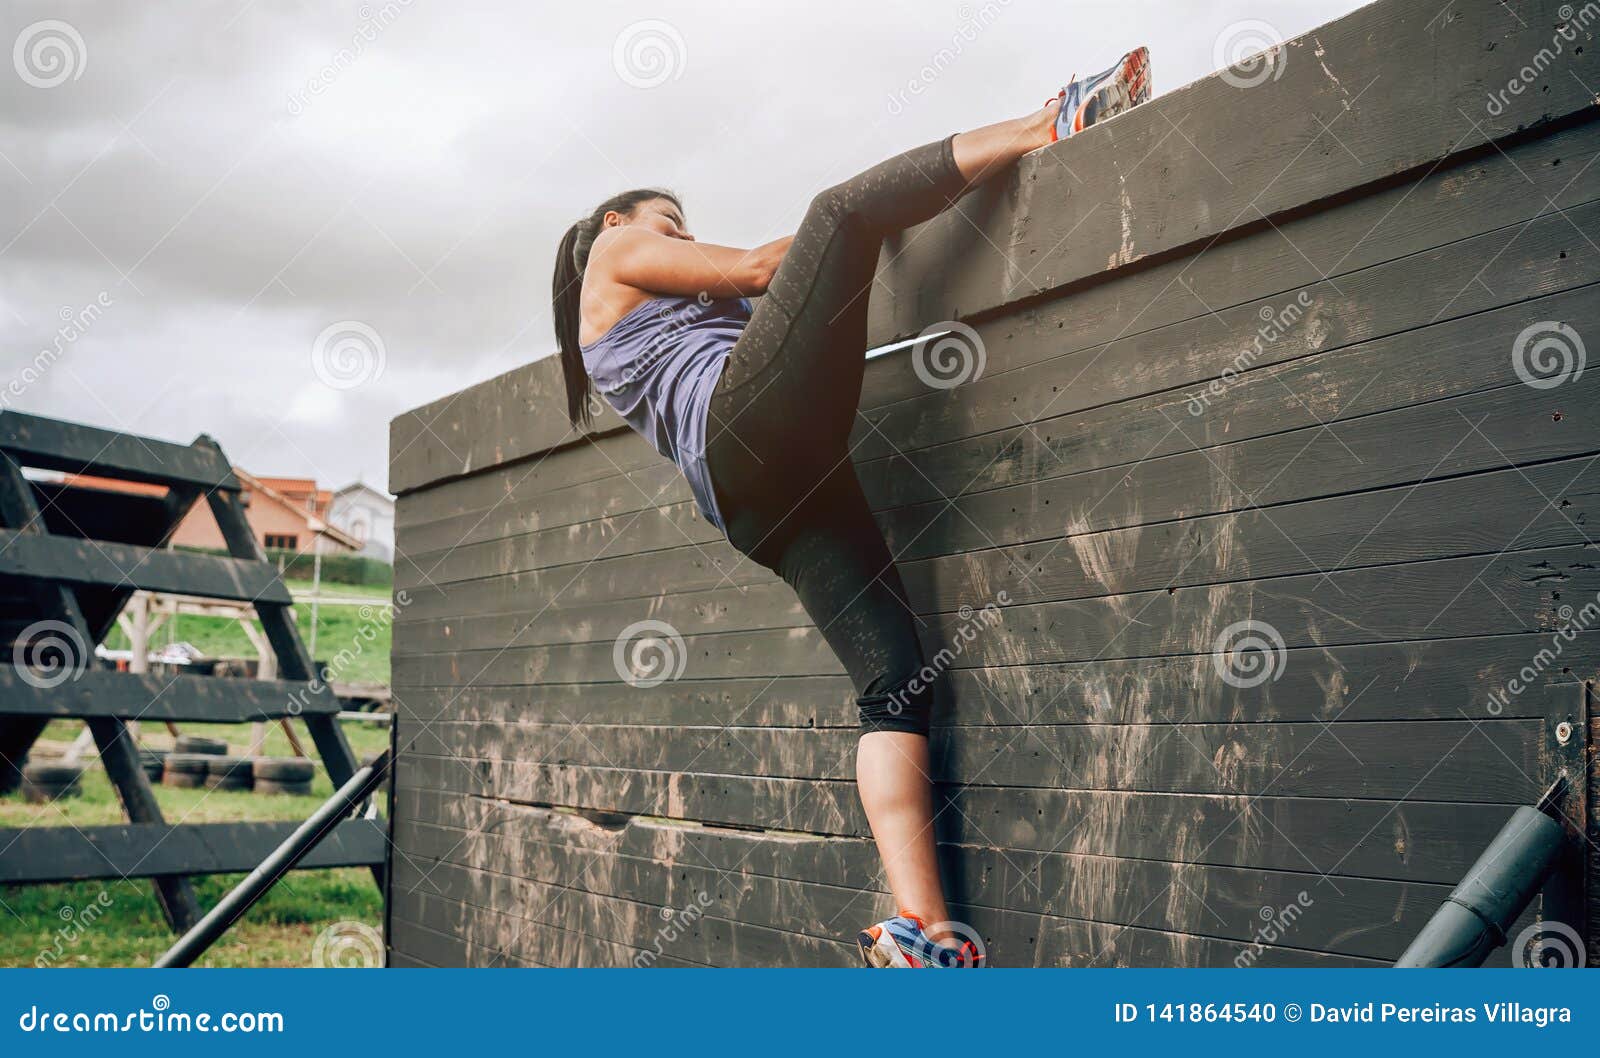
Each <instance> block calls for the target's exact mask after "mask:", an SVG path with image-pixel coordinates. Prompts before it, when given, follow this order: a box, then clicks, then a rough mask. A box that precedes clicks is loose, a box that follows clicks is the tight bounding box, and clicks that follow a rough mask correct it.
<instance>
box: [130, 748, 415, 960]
mask: <svg viewBox="0 0 1600 1058" xmlns="http://www.w3.org/2000/svg"><path fill="white" fill-rule="evenodd" d="M388 769H389V751H388V750H387V749H386V750H384V751H383V752H382V753H380V754H379V755H378V757H377V759H375V760H374V761H373V762H372V763H371V764H368V765H367V766H366V767H364V768H361V769H359V770H358V771H357V772H356V773H355V774H354V775H352V776H350V781H349V782H347V783H345V784H344V785H343V786H341V787H339V789H338V792H336V793H335V794H334V795H333V796H332V797H330V798H328V799H327V800H326V801H324V802H323V803H322V806H321V807H320V808H318V809H317V810H316V811H315V812H313V813H312V814H311V818H310V819H307V820H306V821H305V822H304V823H301V824H300V826H299V827H298V828H296V830H295V832H294V833H293V834H290V835H289V836H288V837H287V838H286V839H284V841H283V843H282V844H281V845H279V846H278V847H277V848H275V849H273V850H272V852H271V853H269V854H268V856H267V858H266V859H264V860H262V861H261V866H259V867H257V868H256V869H255V870H253V871H251V872H250V874H249V875H248V876H246V878H245V880H244V881H242V882H240V883H239V884H238V885H236V886H234V887H233V889H232V891H231V892H229V893H228V895H227V896H225V897H223V898H222V900H221V901H219V902H218V904H217V906H216V907H214V908H212V909H211V911H210V912H209V913H207V915H206V916H205V917H204V918H202V919H201V920H200V921H199V922H197V923H195V926H194V928H193V929H191V930H189V932H187V933H185V934H184V935H183V936H182V937H180V938H179V939H178V943H176V944H174V945H173V946H172V947H171V948H170V949H168V951H167V953H166V954H165V955H163V956H162V957H161V958H159V959H157V960H156V962H155V967H154V968H155V969H172V968H174V967H184V966H188V965H190V964H191V963H193V962H194V961H195V960H196V959H198V958H199V957H200V956H201V955H202V954H204V952H205V950H206V949H207V948H209V947H211V945H213V944H215V943H216V941H217V938H218V937H220V936H222V935H223V934H224V933H226V932H227V930H228V927H230V926H232V925H233V924H234V923H235V922H237V921H238V920H239V917H240V916H241V915H243V914H244V913H245V912H246V911H248V910H250V908H251V907H253V906H254V905H255V902H256V901H257V900H260V899H261V898H262V897H263V896H265V895H266V893H267V890H269V889H271V888H272V887H273V885H275V884H276V883H277V881H278V879H279V878H282V877H283V876H284V875H285V874H287V873H288V872H289V871H290V870H293V869H294V866H295V864H297V863H299V862H300V861H301V860H303V859H304V858H305V856H306V853H308V852H310V851H311V850H312V849H313V848H315V847H316V845H317V842H319V841H321V840H322V839H323V838H324V837H326V836H327V834H328V831H330V830H332V829H333V828H334V826H335V825H337V824H338V823H339V822H341V821H342V820H343V819H344V818H345V816H347V815H348V814H349V813H350V809H351V808H353V807H354V806H355V805H357V804H360V803H361V802H362V801H364V800H366V799H367V798H368V797H370V796H372V792H373V791H374V790H376V789H377V788H378V785H379V784H380V783H382V782H383V775H384V772H386V771H387V770H388Z"/></svg>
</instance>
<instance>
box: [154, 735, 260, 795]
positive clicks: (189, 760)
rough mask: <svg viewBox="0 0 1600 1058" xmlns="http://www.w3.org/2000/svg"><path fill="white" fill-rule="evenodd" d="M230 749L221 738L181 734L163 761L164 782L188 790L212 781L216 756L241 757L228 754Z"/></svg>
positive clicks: (219, 758)
mask: <svg viewBox="0 0 1600 1058" xmlns="http://www.w3.org/2000/svg"><path fill="white" fill-rule="evenodd" d="M227 753H228V744H227V743H226V742H224V741H222V739H220V738H206V737H204V736H203V735H179V736H178V739H177V741H176V742H174V743H173V746H172V752H171V753H168V754H167V757H166V760H165V761H163V762H162V770H161V783H162V785H164V786H177V787H180V788H183V789H189V790H194V789H199V788H200V787H202V786H206V785H209V783H210V778H211V762H212V761H213V760H236V759H238V758H231V757H228V756H227ZM246 789H248V787H246Z"/></svg>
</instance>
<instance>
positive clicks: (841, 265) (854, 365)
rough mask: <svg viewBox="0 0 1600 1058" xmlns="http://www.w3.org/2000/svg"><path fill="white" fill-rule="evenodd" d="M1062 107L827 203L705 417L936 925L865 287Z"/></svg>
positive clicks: (917, 706) (922, 757)
mask: <svg viewBox="0 0 1600 1058" xmlns="http://www.w3.org/2000/svg"><path fill="white" fill-rule="evenodd" d="M1055 109H1056V108H1055V107H1054V106H1048V107H1046V108H1045V109H1044V110H1042V111H1040V112H1039V113H1038V114H1036V115H1031V116H1029V117H1027V118H1021V119H1018V120H1016V121H1010V122H1003V123H1001V124H999V125H991V126H989V127H987V128H983V129H979V130H977V131H975V132H969V133H962V134H960V135H957V136H954V137H952V138H950V139H947V140H944V141H941V142H939V143H935V144H929V145H927V146H925V147H921V148H918V149H916V150H913V151H908V152H907V153H905V154H902V155H899V156H897V157H895V158H892V159H890V160H889V161H887V162H884V163H882V164H881V165H878V166H875V167H873V168H872V169H869V170H868V171H866V172H865V173H862V174H861V175H860V176H857V177H855V178H853V179H851V180H848V181H846V182H845V183H843V184H840V185H838V186H836V187H833V188H830V189H829V190H828V191H825V192H823V193H822V194H820V195H818V196H817V198H816V199H815V200H814V201H813V202H812V204H811V208H810V209H809V210H808V211H807V214H806V218H805V221H804V222H803V223H802V224H801V226H800V230H799V231H798V232H797V233H796V235H795V239H794V243H793V245H792V246H791V247H790V249H789V253H788V254H787V255H786V256H785V258H784V263H783V265H782V266H781V267H780V268H779V269H778V272H777V274H776V275H775V276H774V278H773V281H772V284H771V286H770V287H769V289H768V292H767V295H766V296H765V297H763V298H762V299H761V302H760V304H759V305H758V306H757V308H756V310H755V312H754V314H753V316H752V318H751V320H750V324H749V326H748V327H747V328H746V329H745V333H744V334H743V335H742V336H741V337H740V339H739V341H738V343H737V344H736V345H735V346H734V350H733V354H732V356H731V357H730V358H729V362H728V365H727V367H726V369H725V370H724V372H723V376H722V378H721V379H720V380H719V382H718V385H717V389H716V392H715V393H714V395H713V397H712V400H711V407H710V421H709V422H708V423H707V437H708V441H707V448H706V458H707V462H708V465H709V468H710V471H711V477H712V481H713V486H714V488H715V489H716V493H717V499H718V504H719V506H720V508H721V511H722V515H723V521H724V528H725V530H726V531H727V534H728V538H729V539H730V541H732V542H733V544H734V546H735V547H736V548H737V549H738V550H739V551H741V552H742V553H744V554H746V555H749V556H750V557H752V558H754V559H755V560H756V561H758V562H760V563H761V564H762V565H764V566H766V567H768V568H770V569H773V570H776V571H777V572H778V574H779V575H780V576H781V577H783V579H784V580H785V581H786V582H787V583H788V584H789V585H790V586H791V587H793V588H794V590H795V593H796V595H797V596H798V597H799V599H800V602H801V604H802V605H803V606H804V607H805V610H806V613H807V614H809V615H810V616H811V618H812V620H813V621H814V622H815V623H816V625H817V627H818V628H819V629H820V630H821V632H822V634H823V636H824V638H825V639H826V640H827V642H828V645H829V646H830V647H831V648H832V649H833V651H834V653H835V654H836V655H837V656H838V657H839V659H840V661H841V662H842V663H843V665H844V667H845V670H846V671H847V672H848V673H849V674H850V677H851V680H852V683H853V684H854V686H855V689H856V693H857V695H858V696H859V697H858V699H857V702H858V706H859V709H860V716H861V724H862V737H861V742H860V745H859V747H858V750H857V756H856V773H857V788H858V791H859V793H860V796H861V803H862V807H863V809H864V810H865V812H866V815H867V819H868V821H869V823H870V824H871V826H872V832H873V836H874V838H875V839H876V841H877V844H878V849H879V852H880V854H881V855H882V857H883V861H884V870H885V874H886V875H887V878H888V882H889V886H890V888H891V889H892V890H893V892H894V895H895V898H896V900H897V901H898V902H899V905H900V906H901V907H904V908H909V909H910V910H912V911H915V912H916V913H917V914H920V915H922V916H923V917H924V919H925V920H927V921H928V922H930V923H932V922H939V921H943V920H945V919H947V918H948V917H949V916H948V912H947V911H946V909H945V902H944V891H943V888H942V886H941V885H940V881H939V870H938V860H937V855H936V850H935V843H934V832H933V806H932V801H933V798H932V782H931V779H930V778H929V775H928V741H927V731H928V723H929V714H930V712H931V708H932V699H933V693H932V691H933V688H932V687H931V686H926V685H925V684H926V682H927V681H926V678H925V674H924V672H923V669H924V663H923V655H922V646H921V643H920V641H919V639H918V637H917V632H916V624H915V619H914V617H913V615H912V613H911V609H910V607H909V605H908V604H907V602H906V598H905V589H904V587H903V585H902V584H901V581H900V575H899V573H898V571H897V570H896V569H895V567H894V562H893V559H892V557H891V556H890V554H889V550H888V547H887V546H886V545H885V543H884V540H883V535H882V533H881V532H879V530H878V527H877V524H876V523H875V522H874V521H873V519H872V514H871V511H870V509H869V508H868V506H867V503H866V499H865V498H864V497H863V496H862V494H861V487H860V484H859V483H858V482H857V480H856V476H855V469H854V467H853V465H852V464H851V463H850V458H849V451H848V448H847V445H848V441H849V435H850V429H851V426H852V425H853V422H854V419H855V414H856V408H857V405H858V404H859V402H860V396H861V379H862V372H863V368H864V366H865V352H866V326H867V315H866V313H867V301H868V294H869V293H870V290H871V286H872V280H873V273H874V270H875V269H876V267H877V262H878V253H879V250H880V249H881V246H882V242H883V239H884V237H885V236H886V235H887V234H889V233H890V232H893V231H896V230H899V229H901V228H905V227H909V226H911V225H913V224H917V223H920V222H922V221H924V220H927V219H928V218H930V217H932V216H933V215H934V214H936V213H938V212H939V211H940V210H942V209H944V208H945V207H946V206H948V205H950V204H951V203H952V202H954V201H955V200H956V199H957V198H959V197H960V196H961V195H962V194H963V193H965V192H966V191H967V190H968V189H969V188H971V187H972V186H973V185H975V184H977V183H979V182H980V181H982V180H984V179H986V178H988V177H990V176H993V175H995V174H996V173H998V172H999V171H1001V169H1003V168H1004V167H1005V166H1006V165H1008V164H1010V163H1011V162H1014V161H1015V160H1016V159H1017V158H1019V157H1021V156H1022V155H1023V154H1025V153H1027V152H1028V151H1030V150H1033V149H1035V148H1037V147H1040V146H1043V145H1044V144H1045V143H1047V142H1048V141H1049V135H1050V128H1051V125H1052V124H1053V123H1054V121H1055ZM936 939H938V938H936Z"/></svg>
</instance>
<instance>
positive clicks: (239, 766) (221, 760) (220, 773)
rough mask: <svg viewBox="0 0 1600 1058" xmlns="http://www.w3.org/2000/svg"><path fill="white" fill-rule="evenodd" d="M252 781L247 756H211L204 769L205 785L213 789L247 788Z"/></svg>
mask: <svg viewBox="0 0 1600 1058" xmlns="http://www.w3.org/2000/svg"><path fill="white" fill-rule="evenodd" d="M254 782H255V780H254V779H253V778H252V777H251V774H250V758H249V757H212V758H211V759H210V766H209V767H208V768H207V769H206V785H207V786H208V787H210V788H211V789H213V790H248V789H250V787H251V786H252V785H253V784H254Z"/></svg>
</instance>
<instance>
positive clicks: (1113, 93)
mask: <svg viewBox="0 0 1600 1058" xmlns="http://www.w3.org/2000/svg"><path fill="white" fill-rule="evenodd" d="M1150 84H1151V81H1150V49H1149V48H1135V49H1134V50H1133V51H1130V52H1129V53H1128V54H1126V55H1124V56H1123V57H1122V58H1121V59H1119V60H1117V64H1116V65H1115V66H1113V67H1111V68H1110V69H1109V70H1102V71H1101V72H1100V73H1097V74H1095V75H1094V76H1092V77H1084V78H1080V79H1078V80H1075V81H1073V82H1072V83H1071V84H1069V85H1067V87H1065V88H1063V89H1062V90H1061V96H1060V99H1061V113H1060V114H1059V115H1058V116H1057V117H1056V125H1055V128H1054V129H1052V130H1051V133H1050V138H1051V139H1052V140H1064V139H1066V138H1067V137H1068V136H1071V135H1073V134H1075V133H1079V132H1082V131H1083V130H1084V129H1086V128H1088V127H1089V126H1090V125H1095V124H1098V123H1099V122H1102V121H1105V120H1107V119H1109V118H1113V117H1116V116H1117V115H1118V114H1120V113H1122V112H1123V111H1124V110H1132V109H1133V108H1134V107H1136V106H1138V105H1139V104H1140V103H1144V102H1146V101H1148V100H1149V98H1150Z"/></svg>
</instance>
